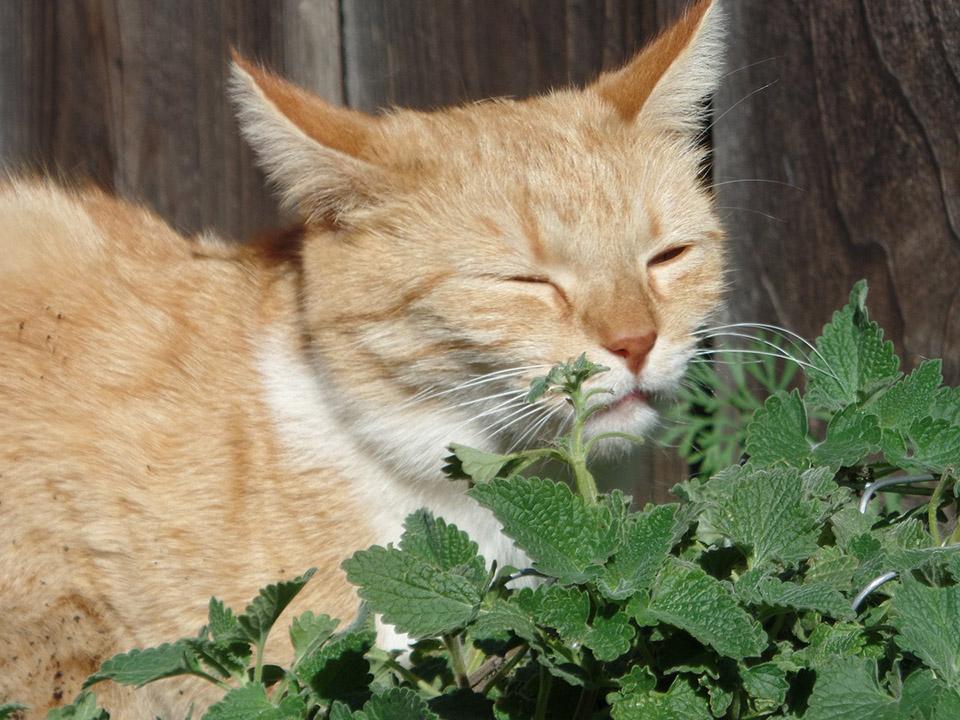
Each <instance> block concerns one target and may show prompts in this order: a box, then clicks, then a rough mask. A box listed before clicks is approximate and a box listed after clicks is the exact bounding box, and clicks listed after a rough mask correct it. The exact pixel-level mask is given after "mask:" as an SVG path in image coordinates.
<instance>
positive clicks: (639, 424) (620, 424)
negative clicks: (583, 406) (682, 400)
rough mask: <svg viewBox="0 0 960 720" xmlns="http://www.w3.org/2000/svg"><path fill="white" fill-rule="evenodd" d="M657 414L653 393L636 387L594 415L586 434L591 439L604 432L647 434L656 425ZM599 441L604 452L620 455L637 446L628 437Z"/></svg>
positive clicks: (585, 428) (600, 448)
mask: <svg viewBox="0 0 960 720" xmlns="http://www.w3.org/2000/svg"><path fill="white" fill-rule="evenodd" d="M657 417H658V413H657V411H656V409H654V407H653V406H652V405H651V402H650V397H649V396H648V395H647V394H646V393H643V392H641V391H639V390H635V391H633V392H630V393H627V394H626V395H624V396H623V397H621V398H619V399H618V400H616V401H614V402H612V403H611V404H610V405H609V406H608V407H607V408H606V409H604V410H601V411H599V412H597V413H595V414H594V415H592V416H591V417H590V419H589V420H587V424H586V425H585V426H584V435H585V436H586V437H587V438H588V439H589V438H591V437H594V436H596V435H601V434H603V433H628V434H630V435H646V434H647V433H649V432H650V431H651V430H653V428H654V427H655V426H656V424H657ZM597 445H598V449H599V451H600V452H601V453H602V454H604V455H611V454H613V455H616V454H619V453H620V452H624V451H627V450H629V449H630V448H631V447H633V444H632V443H631V442H629V441H628V440H620V439H617V438H611V439H609V440H606V441H601V442H599V443H598V444H597Z"/></svg>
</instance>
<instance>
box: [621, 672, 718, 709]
mask: <svg viewBox="0 0 960 720" xmlns="http://www.w3.org/2000/svg"><path fill="white" fill-rule="evenodd" d="M618 682H619V683H620V685H621V689H620V690H619V691H617V692H614V693H610V694H609V695H607V702H609V703H610V706H611V707H610V716H611V717H612V718H613V720H704V718H709V717H710V716H711V714H710V710H709V708H708V707H707V701H706V700H705V699H704V698H702V697H701V696H699V695H697V693H696V692H695V691H694V689H693V688H692V687H690V684H689V683H688V682H687V681H686V680H684V679H682V678H679V677H678V678H676V679H675V680H674V681H673V684H671V685H670V688H669V689H668V690H667V692H665V693H660V692H656V691H655V690H654V687H656V679H655V678H654V677H653V676H652V675H650V673H649V671H648V670H646V669H645V668H642V667H640V666H635V667H633V668H632V669H631V670H630V672H629V673H627V675H626V676H624V677H622V678H620V680H619V681H618Z"/></svg>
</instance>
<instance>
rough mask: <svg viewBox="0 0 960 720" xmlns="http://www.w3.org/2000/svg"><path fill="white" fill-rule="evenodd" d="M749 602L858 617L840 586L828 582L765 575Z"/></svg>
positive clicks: (832, 615) (843, 617)
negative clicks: (783, 579) (801, 582)
mask: <svg viewBox="0 0 960 720" xmlns="http://www.w3.org/2000/svg"><path fill="white" fill-rule="evenodd" d="M738 589H739V587H738ZM748 602H752V603H754V604H761V603H762V604H764V605H769V606H772V607H782V608H790V609H793V610H812V611H814V612H818V613H821V614H823V615H827V616H829V617H832V618H836V619H838V620H844V619H849V620H852V619H853V618H854V617H855V613H854V612H853V610H852V609H851V608H850V602H849V601H848V600H847V599H846V598H844V596H843V595H842V594H841V593H840V591H839V590H837V589H836V588H833V587H831V586H830V585H827V584H826V583H804V584H803V585H800V584H797V583H792V582H783V581H781V580H778V579H776V578H772V577H765V578H762V579H761V580H760V581H759V583H757V585H756V588H755V591H754V592H753V593H751V594H750V597H749V599H748Z"/></svg>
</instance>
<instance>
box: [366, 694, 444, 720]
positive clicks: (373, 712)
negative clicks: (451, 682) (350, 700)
mask: <svg viewBox="0 0 960 720" xmlns="http://www.w3.org/2000/svg"><path fill="white" fill-rule="evenodd" d="M353 717H354V718H355V720H440V717H439V716H438V715H437V714H436V713H434V712H433V711H432V710H430V707H429V706H428V705H427V703H426V702H424V700H423V699H422V698H420V696H418V695H417V694H416V693H415V692H413V691H412V690H408V689H407V688H390V689H389V690H386V691H385V692H383V693H381V694H380V695H375V696H374V697H372V698H370V699H369V700H368V701H367V702H366V704H364V706H363V710H362V711H360V712H356V713H354V714H353Z"/></svg>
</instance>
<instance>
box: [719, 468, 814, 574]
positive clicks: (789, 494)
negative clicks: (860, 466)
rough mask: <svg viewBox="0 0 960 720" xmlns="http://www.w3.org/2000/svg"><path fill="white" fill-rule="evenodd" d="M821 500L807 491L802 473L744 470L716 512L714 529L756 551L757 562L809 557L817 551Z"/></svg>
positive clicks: (796, 471) (754, 558)
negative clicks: (817, 499) (812, 497)
mask: <svg viewBox="0 0 960 720" xmlns="http://www.w3.org/2000/svg"><path fill="white" fill-rule="evenodd" d="M819 514H820V513H819V504H818V503H817V502H816V501H814V500H813V499H811V498H809V497H807V496H806V493H805V492H804V485H803V482H802V481H801V474H800V472H799V471H798V470H796V469H793V468H771V469H770V470H756V471H753V472H747V473H743V474H741V475H740V476H739V477H738V479H737V481H736V483H735V484H734V485H733V487H732V491H731V492H729V493H728V494H727V495H726V497H724V498H722V499H721V500H720V501H719V504H718V507H717V508H716V511H715V512H714V513H712V514H711V518H712V522H713V525H714V527H715V529H716V530H717V531H718V532H720V533H721V534H722V535H724V536H726V537H728V538H729V539H730V540H732V541H733V542H734V543H735V544H736V545H738V546H740V547H743V548H747V549H749V550H751V551H752V557H753V566H754V567H759V566H762V565H763V564H765V563H767V562H770V561H779V562H782V563H784V564H791V563H796V562H798V561H800V560H805V559H806V558H808V557H810V556H811V555H813V554H814V553H815V552H816V551H817V547H818V545H817V538H818V537H819V535H820V517H819Z"/></svg>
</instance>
